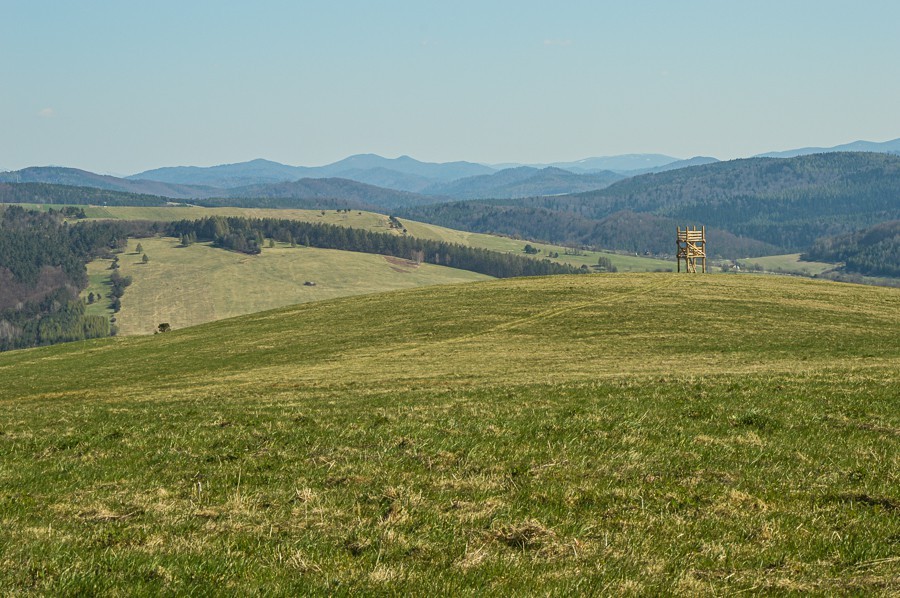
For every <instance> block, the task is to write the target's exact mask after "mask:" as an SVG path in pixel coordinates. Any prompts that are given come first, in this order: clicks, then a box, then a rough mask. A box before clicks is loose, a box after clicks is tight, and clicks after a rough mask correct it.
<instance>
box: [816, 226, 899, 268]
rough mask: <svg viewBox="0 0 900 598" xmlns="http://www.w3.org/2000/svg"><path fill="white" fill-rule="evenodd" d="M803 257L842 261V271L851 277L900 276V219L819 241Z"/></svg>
mask: <svg viewBox="0 0 900 598" xmlns="http://www.w3.org/2000/svg"><path fill="white" fill-rule="evenodd" d="M803 257H804V259H808V260H814V261H822V262H844V268H843V270H844V271H845V272H848V273H851V274H863V275H865V276H893V277H900V220H893V221H891V222H883V223H881V224H878V225H876V226H873V227H871V228H868V229H865V230H861V231H856V232H853V233H848V234H844V235H838V236H835V237H826V238H822V239H819V240H818V241H816V242H815V243H814V244H813V246H812V248H811V249H810V250H809V251H808V252H807V253H806V255H804V256H803Z"/></svg>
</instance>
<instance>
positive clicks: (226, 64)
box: [0, 0, 900, 175]
mask: <svg viewBox="0 0 900 598" xmlns="http://www.w3.org/2000/svg"><path fill="white" fill-rule="evenodd" d="M898 23H900V2H895V1H894V0H885V1H867V0H856V1H833V0H815V1H813V0H809V1H807V0H779V1H770V0H753V1H746V2H744V1H729V0H715V1H712V0H709V1H699V0H679V1H677V2H675V1H672V0H666V1H653V0H629V1H627V2H626V1H623V0H617V1H615V2H612V1H603V0H594V1H588V2H579V1H565V0H555V1H549V0H548V1H543V0H518V1H505V0H498V1H491V0H480V1H478V2H472V1H469V0H455V1H453V2H449V1H445V2H436V1H431V0H415V1H412V0H411V1H395V0H379V1H377V2H375V1H368V2H364V1H341V0H331V1H326V0H323V1H307V0H296V1H284V2H277V1H267V0H256V1H253V2H250V1H247V2H229V1H227V0H217V1H191V0H178V1H168V0H155V1H154V2H146V1H140V2H137V1H131V0H116V1H106V2H104V1H92V0H79V1H73V0H58V1H43V0H26V1H19V0H0V24H2V27H0V31H2V33H0V170H12V169H19V168H24V167H27V166H46V165H60V166H71V167H76V168H83V169H86V170H91V171H94V172H101V173H111V174H120V175H125V174H133V173H137V172H141V171H143V170H147V169H151V168H157V167H162V166H175V165H197V166H211V165H215V164H224V163H233V162H242V161H245V160H251V159H254V158H267V159H270V160H275V161H278V162H282V163H285V164H291V165H307V166H316V165H322V164H327V163H330V162H334V161H336V160H339V159H341V158H344V157H346V156H349V155H352V154H358V153H376V154H380V155H382V156H385V157H389V158H393V157H397V156H400V155H410V156H413V157H414V158H417V159H419V160H423V161H429V162H446V161H454V160H469V161H473V162H483V163H501V162H519V163H548V162H557V161H569V160H577V159H581V158H585V157H589V156H610V155H618V154H629V153H662V154H667V155H670V156H674V157H678V158H688V157H692V156H697V155H704V156H714V157H717V158H720V159H731V158H739V157H748V156H752V155H754V154H758V153H762V152H766V151H773V150H784V149H793V148H797V147H806V146H822V147H827V146H833V145H837V144H841V143H847V142H850V141H855V140H859V139H865V140H869V141H886V140H889V139H894V138H897V137H900V110H898V106H900V60H898V58H900V35H897V31H896V28H897V24H898Z"/></svg>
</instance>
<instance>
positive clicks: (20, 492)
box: [0, 244, 900, 596]
mask: <svg viewBox="0 0 900 598" xmlns="http://www.w3.org/2000/svg"><path fill="white" fill-rule="evenodd" d="M145 248H146V249H147V253H148V255H149V256H150V258H151V261H150V262H149V264H147V265H148V266H152V265H153V264H154V256H153V252H152V251H150V249H149V248H148V247H147V245H146V244H145ZM263 255H264V256H265V250H264V254H263ZM121 259H122V260H123V261H125V258H124V257H123V258H121ZM135 267H137V266H135ZM135 284H137V283H135ZM129 292H132V289H129V290H127V291H126V297H127V294H128V293H129ZM123 311H124V310H123ZM898 314H900V291H898V290H897V289H889V288H878V287H865V286H857V285H846V284H836V283H829V282H821V281H814V280H807V279H799V278H791V277H770V276H687V275H680V276H679V275H675V274H665V273H661V274H630V275H629V274H618V275H605V274H598V275H588V276H570V277H562V276H561V277H551V278H536V279H507V280H491V281H483V282H474V283H470V284H461V285H447V286H430V287H422V288H416V289H409V290H400V291H394V292H390V293H380V294H370V295H362V296H356V297H348V298H340V299H332V300H324V301H317V302H313V303H306V304H302V305H295V306H290V307H285V308H281V309H277V310H273V311H267V312H261V313H255V314H252V315H247V316H242V317H238V318H231V319H227V320H221V321H218V322H212V323H208V324H203V325H200V326H194V327H190V328H184V329H176V330H174V331H172V332H168V333H164V334H157V335H150V336H136V337H119V338H109V339H100V340H95V341H88V342H83V343H73V344H65V345H57V346H53V347H47V348H40V349H30V350H23V351H15V352H10V353H3V354H0V377H2V380H3V384H2V385H0V593H3V594H53V595H83V594H112V595H120V594H128V595H159V594H190V595H198V594H199V595H234V594H267V595H268V594H274V595H297V594H313V595H347V594H360V593H362V594H409V593H411V594H417V595H443V594H448V593H453V594H464V595H465V594H468V595H474V594H478V595H481V594H498V595H522V594H539V595H572V594H602V595H610V594H615V595H659V594H680V595H690V596H694V595H723V594H729V595H730V594H740V593H747V594H764V593H765V594H777V595H791V594H801V593H817V594H851V595H875V596H891V595H897V593H898V592H900V390H898V389H900V317H898ZM123 319H124V316H123Z"/></svg>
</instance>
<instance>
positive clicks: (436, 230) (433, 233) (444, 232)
mask: <svg viewBox="0 0 900 598" xmlns="http://www.w3.org/2000/svg"><path fill="white" fill-rule="evenodd" d="M23 205H26V204H23ZM27 207H29V208H32V209H39V210H41V209H42V210H46V209H49V208H51V207H52V208H54V209H59V207H60V206H50V205H44V204H27ZM79 207H83V208H84V211H85V213H86V214H87V216H88V217H89V218H112V219H117V220H153V221H158V222H171V221H173V220H182V219H188V220H190V219H197V218H203V217H205V216H214V215H218V216H239V217H245V218H284V219H288V220H300V221H303V222H321V223H324V224H335V225H339V226H352V227H354V228H364V229H366V230H372V231H376V232H387V233H393V234H400V233H399V232H398V231H397V230H396V229H392V228H391V227H390V224H389V220H388V217H387V216H385V215H384V214H377V213H374V212H365V211H360V210H350V211H348V212H343V211H339V210H281V209H262V208H202V207H198V206H161V207H128V206H111V207H104V206H79ZM401 222H402V223H403V225H404V226H405V227H406V229H407V230H408V232H409V234H410V235H412V236H414V237H418V238H421V239H433V240H436V241H447V242H449V243H459V244H460V245H466V246H469V247H479V248H482V249H490V250H492V251H499V252H502V253H516V254H521V255H525V253H524V248H525V244H526V243H529V241H522V240H517V239H511V238H509V237H501V236H497V235H486V234H482V233H470V232H466V231H461V230H454V229H451V228H445V227H443V226H437V225H434V224H426V223H424V222H415V221H413V220H406V219H405V218H404V219H402V220H401ZM531 244H532V245H533V246H535V247H537V248H538V249H540V250H541V253H540V254H538V255H535V256H533V257H535V258H536V259H543V258H546V257H547V256H548V255H549V254H551V253H553V254H557V253H558V254H559V257H558V258H553V260H554V261H557V262H562V263H565V264H571V265H573V266H581V265H583V264H584V265H588V266H592V265H594V264H596V263H597V259H598V258H599V257H600V256H603V257H606V258H609V259H610V260H611V261H612V263H613V265H615V266H616V268H617V269H618V270H619V271H620V272H656V271H667V270H674V269H675V263H674V262H671V261H666V260H660V259H655V258H650V257H643V256H637V255H625V254H621V253H613V252H606V251H602V252H600V251H584V252H580V253H579V255H566V253H565V251H566V248H565V247H562V246H559V245H551V244H547V243H536V242H531ZM673 246H674V241H673Z"/></svg>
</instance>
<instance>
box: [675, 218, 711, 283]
mask: <svg viewBox="0 0 900 598" xmlns="http://www.w3.org/2000/svg"><path fill="white" fill-rule="evenodd" d="M676 228H677V230H678V238H677V239H676V241H675V244H676V245H677V246H678V255H677V257H678V271H679V272H681V260H684V271H685V272H696V271H697V262H698V261H699V262H700V265H701V267H702V269H703V270H702V271H703V272H704V273H705V272H706V227H705V226H704V227H702V228H701V229H700V230H697V227H696V226H695V227H692V228H691V229H690V230H689V229H688V227H686V226H685V227H684V230H682V228H681V227H680V226H679V227H676Z"/></svg>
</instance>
